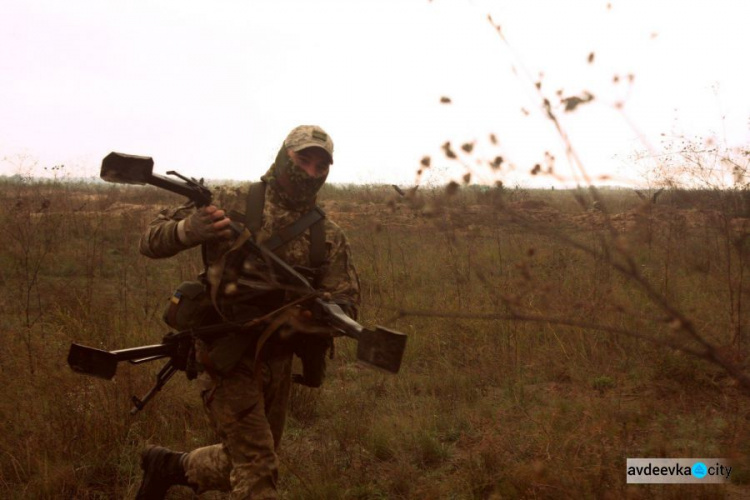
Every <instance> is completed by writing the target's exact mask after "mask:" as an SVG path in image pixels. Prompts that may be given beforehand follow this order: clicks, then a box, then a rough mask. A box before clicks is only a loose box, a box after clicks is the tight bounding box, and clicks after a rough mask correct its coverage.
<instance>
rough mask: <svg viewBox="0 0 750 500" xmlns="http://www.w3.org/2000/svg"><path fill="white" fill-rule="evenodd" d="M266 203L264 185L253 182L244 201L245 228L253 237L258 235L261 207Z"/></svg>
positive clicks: (261, 214) (261, 220) (260, 222)
mask: <svg viewBox="0 0 750 500" xmlns="http://www.w3.org/2000/svg"><path fill="white" fill-rule="evenodd" d="M265 203H266V183H265V182H262V181H261V182H253V183H252V184H250V189H249V190H248V193H247V199H246V200H245V227H247V228H248V229H249V230H250V232H251V233H253V236H255V235H257V234H258V231H260V228H261V226H262V225H263V205H264V204H265Z"/></svg>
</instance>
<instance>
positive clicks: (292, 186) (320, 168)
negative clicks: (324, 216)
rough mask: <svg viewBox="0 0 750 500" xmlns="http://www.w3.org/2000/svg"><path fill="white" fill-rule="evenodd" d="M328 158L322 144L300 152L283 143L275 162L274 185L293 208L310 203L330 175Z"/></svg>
mask: <svg viewBox="0 0 750 500" xmlns="http://www.w3.org/2000/svg"><path fill="white" fill-rule="evenodd" d="M329 164H330V162H329V159H328V155H327V153H326V152H325V151H324V150H322V149H320V148H307V149H303V150H302V151H299V152H297V153H295V152H293V151H289V150H287V148H285V147H282V148H281V149H280V150H279V153H278V155H277V156H276V162H275V164H274V168H273V170H274V172H273V181H272V184H274V187H275V188H276V190H277V191H278V192H279V195H280V196H281V198H282V199H283V200H284V202H285V203H286V204H288V205H290V206H291V207H292V208H295V207H301V206H306V205H310V204H311V203H313V202H314V201H315V197H316V195H317V194H318V191H319V190H320V188H321V187H322V186H323V184H325V182H326V178H328V170H329Z"/></svg>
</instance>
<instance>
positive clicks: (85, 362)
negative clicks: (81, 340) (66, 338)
mask: <svg viewBox="0 0 750 500" xmlns="http://www.w3.org/2000/svg"><path fill="white" fill-rule="evenodd" d="M68 365H70V367H71V368H72V369H73V371H74V372H78V373H83V374H85V375H93V376H94V377H100V378H106V379H108V380H109V379H111V378H112V377H114V376H115V372H116V371H117V356H116V355H115V354H113V353H111V352H109V351H103V350H101V349H94V348H93V347H86V346H84V345H79V344H71V345H70V351H68Z"/></svg>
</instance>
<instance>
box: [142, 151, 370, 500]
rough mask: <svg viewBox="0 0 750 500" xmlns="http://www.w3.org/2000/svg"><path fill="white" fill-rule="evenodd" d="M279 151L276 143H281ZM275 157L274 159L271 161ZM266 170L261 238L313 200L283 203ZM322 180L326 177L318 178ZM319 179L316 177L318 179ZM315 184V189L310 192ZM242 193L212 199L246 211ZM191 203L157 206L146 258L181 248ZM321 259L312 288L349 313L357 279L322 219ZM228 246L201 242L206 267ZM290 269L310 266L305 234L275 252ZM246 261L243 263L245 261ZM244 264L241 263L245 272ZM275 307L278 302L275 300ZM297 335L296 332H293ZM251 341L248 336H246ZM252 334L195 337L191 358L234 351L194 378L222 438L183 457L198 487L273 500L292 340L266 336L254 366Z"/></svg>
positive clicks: (230, 272)
mask: <svg viewBox="0 0 750 500" xmlns="http://www.w3.org/2000/svg"><path fill="white" fill-rule="evenodd" d="M282 149H283V147H282ZM278 162H279V158H277V163H278ZM275 167H276V164H274V166H272V167H271V169H270V170H269V172H268V173H267V174H266V176H264V178H263V179H264V180H265V181H266V182H267V186H266V197H265V205H264V207H263V223H262V227H261V229H260V231H259V232H258V235H257V238H256V240H257V241H264V240H265V239H267V238H268V237H269V236H270V235H271V234H275V233H276V231H278V230H279V229H280V228H282V227H285V226H287V225H288V224H291V223H293V222H295V221H296V220H297V219H299V218H300V216H302V215H303V214H305V213H307V211H309V209H310V208H311V207H312V206H314V193H313V197H312V198H308V199H307V200H303V201H304V202H303V203H299V201H300V200H294V202H293V203H289V202H288V200H285V199H284V198H283V196H281V195H280V193H279V190H278V189H277V188H276V184H275V182H274V176H275V175H278V173H279V169H278V168H275ZM323 180H325V179H323ZM320 184H322V182H321V183H320ZM319 187H320V186H317V188H316V189H315V191H316V192H317V189H318V188H319ZM245 196H246V195H245V194H244V193H243V194H242V195H241V196H238V197H237V199H236V200H235V201H234V204H233V203H232V202H231V200H223V201H224V203H227V204H226V205H225V204H223V203H222V200H217V205H222V206H221V208H222V209H224V210H225V211H226V212H227V213H230V210H238V211H242V210H244V209H245V206H244V199H245ZM194 210H195V209H194V207H193V206H192V205H191V204H187V205H183V206H182V207H179V208H176V209H167V210H164V211H162V212H161V213H160V214H159V216H158V217H157V218H156V219H155V220H154V221H152V222H151V223H150V225H149V227H148V229H147V230H146V233H145V234H144V236H143V238H142V239H141V244H140V250H141V253H143V254H144V255H146V256H148V257H152V258H162V257H169V256H172V255H174V254H176V253H178V252H179V251H181V250H185V249H186V248H187V247H186V245H184V244H183V243H182V242H181V240H180V238H179V237H178V232H177V225H178V223H179V221H181V220H183V219H184V218H186V217H187V216H189V215H190V214H191V213H192V212H193V211H194ZM324 224H325V225H324V228H325V248H326V256H327V260H326V263H325V264H324V265H323V266H322V267H321V268H320V269H319V272H318V279H317V283H316V288H317V289H318V290H322V291H326V292H329V293H330V294H331V296H332V300H334V301H336V302H338V303H340V304H341V305H342V307H343V308H344V310H345V311H347V313H348V314H350V315H351V316H354V317H356V313H357V306H358V303H359V280H358V277H357V273H356V270H355V268H354V266H353V263H352V259H351V254H350V249H349V245H348V243H347V240H346V238H345V236H344V233H343V232H342V230H341V229H340V228H339V227H338V226H337V225H336V224H335V223H333V222H332V221H330V220H328V219H325V221H324ZM229 246H231V241H229V242H227V241H213V242H209V243H207V244H206V251H207V252H206V255H207V260H208V262H209V264H211V263H213V262H216V260H217V259H219V258H220V256H221V255H222V254H224V253H225V252H226V251H227V249H228V248H229ZM276 254H277V255H278V256H279V257H281V258H282V259H283V260H284V261H286V262H287V263H288V264H290V265H292V266H298V265H299V266H306V267H307V266H309V265H310V263H309V254H310V236H309V232H308V231H306V232H305V233H303V234H302V235H301V236H299V237H297V238H296V239H293V240H292V241H289V242H288V243H286V244H285V245H283V246H281V247H280V248H279V249H278V250H276ZM251 261H252V260H249V261H248V262H251ZM232 266H234V267H236V264H233V265H229V266H228V267H227V268H226V269H225V270H224V279H223V280H222V286H225V285H226V283H227V282H228V281H231V280H232V277H233V276H235V275H236V274H237V273H238V272H239V271H238V269H235V268H233V267H232ZM246 269H247V268H245V270H246ZM279 305H281V304H279ZM300 335H302V334H299V333H298V334H297V337H299V336H300ZM249 338H252V339H253V340H252V341H248V339H249ZM255 338H257V336H255V337H253V336H252V335H246V334H238V335H228V336H226V337H224V338H222V339H219V340H217V341H214V342H212V343H211V344H207V343H205V342H202V341H196V359H197V360H198V361H199V362H202V361H203V360H207V359H208V358H209V356H210V355H211V354H215V353H217V352H224V353H226V352H229V353H240V354H241V356H238V357H239V361H237V362H232V363H231V366H230V367H229V368H225V369H223V370H221V371H220V372H217V371H215V370H211V369H210V368H207V369H206V370H205V371H203V372H202V373H201V374H200V375H199V377H198V383H199V385H200V389H201V396H202V398H203V403H204V408H205V410H206V413H207V414H208V417H209V420H210V422H211V424H212V427H213V428H214V429H215V431H216V433H217V435H218V436H219V438H220V440H221V443H220V444H216V445H213V446H207V447H203V448H198V449H196V450H193V451H192V452H190V453H188V454H187V455H186V456H185V457H184V461H183V466H184V470H185V473H186V476H187V479H188V481H189V482H190V484H191V485H193V486H195V487H196V489H197V490H198V491H199V492H203V491H208V490H220V491H231V492H232V498H276V482H277V476H278V459H277V456H276V449H277V448H278V446H279V442H280V440H281V435H282V431H283V428H284V421H285V418H286V411H287V403H288V400H289V391H290V387H291V371H292V347H291V345H292V344H293V343H294V339H293V338H292V341H291V342H284V341H278V340H277V341H269V342H267V343H266V345H265V346H264V349H263V351H262V355H261V356H259V358H257V359H258V362H259V363H260V366H256V352H255V342H254V340H255Z"/></svg>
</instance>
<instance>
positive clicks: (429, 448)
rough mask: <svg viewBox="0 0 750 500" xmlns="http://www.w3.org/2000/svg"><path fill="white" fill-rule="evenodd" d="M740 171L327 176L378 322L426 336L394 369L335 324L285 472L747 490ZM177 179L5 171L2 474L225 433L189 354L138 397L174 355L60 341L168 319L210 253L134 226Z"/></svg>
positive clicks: (308, 483)
mask: <svg viewBox="0 0 750 500" xmlns="http://www.w3.org/2000/svg"><path fill="white" fill-rule="evenodd" d="M450 191H451V192H452V191H453V190H450ZM228 193H229V192H225V193H220V195H229V194H228ZM742 194H743V193H739V194H737V193H727V192H720V191H706V192H702V191H694V192H689V191H672V192H665V193H663V195H662V196H661V197H660V198H659V199H658V203H655V204H654V203H651V202H650V201H649V200H646V201H645V202H644V201H642V200H641V199H640V198H639V197H638V196H636V195H635V193H633V192H632V191H630V190H603V191H601V192H600V196H601V202H596V203H594V202H589V201H587V200H589V198H590V195H589V193H588V192H586V191H583V192H580V193H577V194H576V193H575V192H570V191H562V190H557V191H526V190H520V189H498V188H493V189H489V190H485V189H479V188H473V187H467V188H461V189H458V190H457V192H455V193H453V194H446V193H445V191H444V190H439V189H436V190H433V191H429V190H421V189H420V191H417V192H416V193H407V196H404V197H401V196H399V195H397V194H396V193H395V191H394V190H393V189H392V188H391V187H389V186H369V187H345V188H335V187H326V189H325V190H324V192H323V193H322V195H321V200H322V202H323V206H324V209H325V210H326V211H327V213H328V214H329V216H330V217H331V218H332V219H333V220H335V221H337V222H338V223H339V224H340V225H341V226H342V227H343V228H344V229H345V230H346V232H347V235H348V237H349V239H350V242H351V245H352V249H353V252H354V256H355V259H356V264H357V266H358V269H359V273H360V279H361V282H362V287H363V302H364V303H363V309H362V317H361V321H362V322H363V323H365V324H369V325H372V324H383V325H385V326H390V327H392V328H395V329H398V330H401V331H403V332H405V333H407V334H408V335H409V340H408V345H407V351H406V355H405V360H404V363H403V366H402V370H401V372H400V373H399V374H398V375H396V376H393V375H388V374H383V373H380V372H377V371H374V370H372V369H370V368H367V367H363V366H361V365H359V364H357V363H356V362H355V361H354V359H355V356H354V343H353V342H352V341H350V340H349V339H341V340H339V341H338V342H337V348H336V356H335V359H334V360H333V361H332V364H331V367H330V370H329V377H328V379H327V381H326V383H325V384H324V386H323V387H322V388H321V389H320V390H311V389H307V388H302V387H295V388H294V392H293V398H292V407H291V416H290V419H289V420H288V423H287V429H286V434H285V437H284V442H283V443H282V450H281V460H282V471H281V476H282V479H281V489H282V492H283V494H284V497H285V498H291V499H321V500H323V499H337V498H352V499H353V498H356V499H386V498H420V499H421V498H430V499H431V498H455V499H464V498H477V499H483V498H622V497H626V496H627V497H629V498H637V499H640V498H644V499H645V498H675V499H676V498H726V497H730V498H734V497H736V498H740V497H742V496H743V494H744V495H750V461H749V460H748V457H750V426H749V424H750V397H749V396H750V387H748V386H747V385H743V382H742V375H743V374H744V376H745V377H746V376H747V375H748V374H750V370H748V364H747V362H746V359H747V358H746V356H747V354H748V345H747V343H748V341H749V340H750V339H749V338H748V335H749V334H750V314H749V313H748V307H750V302H749V301H750V276H748V274H749V273H750V269H748V265H750V241H749V239H750V238H749V237H748V236H747V235H748V232H750V226H748V225H746V224H745V223H746V222H747V220H746V219H743V217H748V215H750V209H749V208H747V205H743V203H747V199H746V198H741V197H739V196H740V195H742ZM576 196H579V198H580V202H579V201H576V198H575V197H576ZM178 203H181V200H180V199H179V198H177V197H175V196H173V195H170V194H168V193H164V192H159V191H158V190H156V189H152V188H138V187H128V188H123V187H122V186H102V185H84V184H74V183H62V182H55V183H35V182H18V181H13V182H11V181H4V182H3V183H2V185H0V234H2V239H3V245H2V246H0V284H2V287H0V294H1V295H0V332H1V334H2V337H1V338H2V343H3V344H2V349H0V375H1V376H2V379H3V380H4V383H3V384H4V390H3V394H4V395H5V396H4V397H3V398H2V399H1V400H0V497H2V498H8V499H26V498H65V499H68V498H81V499H104V498H130V497H132V495H133V494H134V493H135V489H136V487H137V484H138V482H139V479H140V470H139V465H138V452H139V450H140V449H141V447H142V446H143V445H144V444H145V443H149V442H155V443H160V444H163V445H166V446H169V447H172V448H175V449H181V450H188V449H192V448H194V447H196V446H200V445H204V444H208V443H211V442H213V441H214V437H213V435H212V434H211V432H210V429H209V428H208V425H207V423H206V422H205V421H204V416H203V412H202V409H201V407H200V403H199V398H198V397H197V388H195V387H194V386H192V385H191V384H190V383H189V382H188V381H187V380H185V378H184V377H183V376H182V375H181V374H178V376H176V377H175V378H174V379H173V381H172V382H170V384H169V385H168V386H167V387H166V388H165V389H164V390H163V391H162V392H161V393H160V394H159V395H158V396H157V397H156V398H155V399H154V400H153V401H152V402H151V403H150V404H149V406H148V407H147V408H146V409H145V411H143V412H141V413H140V414H138V415H137V416H135V417H131V416H130V415H129V413H128V412H129V409H130V396H131V395H134V394H135V395H139V396H141V395H143V394H144V393H145V392H146V391H147V390H148V388H149V387H150V385H151V384H152V383H153V376H154V374H155V373H156V371H157V370H158V368H159V365H160V364H161V363H160V362H156V363H151V364H148V365H141V366H127V365H123V366H121V367H120V369H119V371H118V375H117V376H116V378H115V379H114V380H113V381H105V380H99V379H94V378H90V377H85V376H82V375H78V374H76V373H73V372H72V371H71V370H70V368H69V367H68V366H67V364H66V356H67V351H68V347H69V345H70V343H71V342H79V343H83V344H87V345H91V346H99V347H102V348H105V349H118V348H125V347H132V346H138V345H147V344H153V343H157V342H158V341H159V340H160V339H161V337H162V335H163V334H164V333H166V332H167V331H168V329H167V327H166V326H165V325H164V324H163V323H161V320H160V317H161V312H162V308H163V306H164V304H165V300H166V298H167V297H168V296H169V294H170V292H171V291H172V289H173V288H174V286H176V285H177V284H178V283H180V282H181V281H183V280H187V279H192V278H193V277H194V276H195V275H196V274H197V273H198V272H199V270H200V258H199V252H198V251H194V252H187V253H185V254H184V255H179V256H177V257H175V258H172V259H168V260H163V261H153V260H149V259H147V258H145V257H142V256H140V255H139V254H138V251H137V241H138V238H139V234H140V232H141V230H142V229H143V228H144V227H145V224H146V223H147V221H148V220H149V219H150V218H152V217H153V216H154V215H155V214H156V212H157V211H158V210H159V209H160V207H164V206H168V205H173V204H178ZM628 457H726V458H730V459H732V460H733V461H734V463H735V468H734V471H733V473H732V478H731V479H732V484H731V485H728V486H724V485H700V486H694V485H626V484H625V460H626V458H628ZM170 498H192V496H191V494H190V492H189V491H188V490H179V489H177V488H176V489H175V492H174V493H173V494H172V495H171V497H170ZM204 498H223V497H222V496H221V495H218V494H215V495H212V494H207V495H205V496H204Z"/></svg>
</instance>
